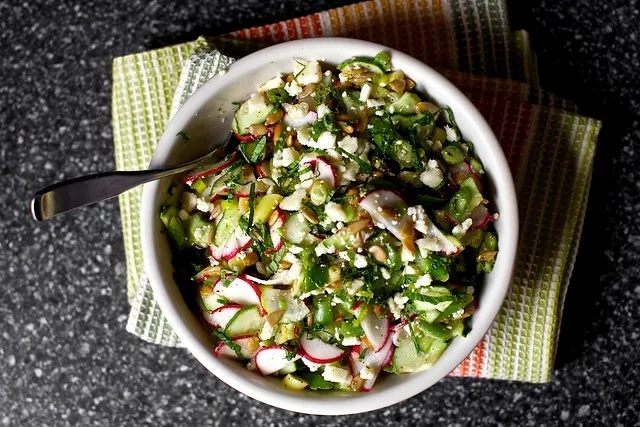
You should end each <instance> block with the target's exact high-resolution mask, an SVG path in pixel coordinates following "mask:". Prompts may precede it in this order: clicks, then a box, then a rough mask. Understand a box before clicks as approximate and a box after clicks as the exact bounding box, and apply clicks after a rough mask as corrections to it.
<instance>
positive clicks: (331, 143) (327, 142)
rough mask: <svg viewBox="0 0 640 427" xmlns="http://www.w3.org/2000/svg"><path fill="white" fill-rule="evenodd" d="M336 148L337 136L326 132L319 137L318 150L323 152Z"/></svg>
mask: <svg viewBox="0 0 640 427" xmlns="http://www.w3.org/2000/svg"><path fill="white" fill-rule="evenodd" d="M335 146H336V136H335V135H334V134H332V133H331V132H329V131H324V132H322V133H321V134H320V136H319V137H318V141H317V143H316V148H321V149H323V150H326V149H329V148H333V147H335Z"/></svg>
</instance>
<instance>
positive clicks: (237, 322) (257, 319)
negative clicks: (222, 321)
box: [224, 305, 264, 338]
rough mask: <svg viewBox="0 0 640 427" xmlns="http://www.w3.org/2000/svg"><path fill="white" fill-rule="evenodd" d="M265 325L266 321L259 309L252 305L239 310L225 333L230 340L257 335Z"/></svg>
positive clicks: (228, 324)
mask: <svg viewBox="0 0 640 427" xmlns="http://www.w3.org/2000/svg"><path fill="white" fill-rule="evenodd" d="M263 323H264V319H263V318H262V316H261V315H260V310H258V307H257V306H255V305H250V306H247V307H243V308H241V309H240V310H238V312H237V313H236V314H235V315H234V316H233V317H232V318H231V320H229V323H227V327H226V328H225V329H224V333H225V334H226V335H227V336H228V337H230V338H234V337H240V336H243V335H251V334H257V333H258V332H260V329H261V328H262V325H263Z"/></svg>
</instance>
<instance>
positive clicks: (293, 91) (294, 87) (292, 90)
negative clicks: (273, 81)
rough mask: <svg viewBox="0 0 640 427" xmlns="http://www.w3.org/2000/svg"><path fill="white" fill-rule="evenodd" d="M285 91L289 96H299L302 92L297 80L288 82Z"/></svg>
mask: <svg viewBox="0 0 640 427" xmlns="http://www.w3.org/2000/svg"><path fill="white" fill-rule="evenodd" d="M284 90H285V91H286V92H287V93H288V94H289V96H297V95H298V94H299V93H300V92H302V88H301V87H300V85H299V84H298V82H297V81H295V80H291V81H290V82H287V83H286V84H285V85H284Z"/></svg>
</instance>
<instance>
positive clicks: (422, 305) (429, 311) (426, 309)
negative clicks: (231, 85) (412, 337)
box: [413, 300, 451, 323]
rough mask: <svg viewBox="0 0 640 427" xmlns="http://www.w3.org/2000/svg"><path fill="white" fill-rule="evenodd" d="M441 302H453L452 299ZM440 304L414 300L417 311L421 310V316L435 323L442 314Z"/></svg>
mask: <svg viewBox="0 0 640 427" xmlns="http://www.w3.org/2000/svg"><path fill="white" fill-rule="evenodd" d="M440 304H446V305H449V304H451V301H445V302H444V303H440ZM440 304H436V305H434V304H431V303H428V302H426V301H418V300H416V301H413V306H414V307H415V309H416V310H417V311H419V313H418V314H419V316H420V317H422V318H423V319H424V320H426V321H427V322H429V323H433V322H434V321H435V320H436V319H437V318H438V316H440V311H439V310H438V308H437V307H438V306H440Z"/></svg>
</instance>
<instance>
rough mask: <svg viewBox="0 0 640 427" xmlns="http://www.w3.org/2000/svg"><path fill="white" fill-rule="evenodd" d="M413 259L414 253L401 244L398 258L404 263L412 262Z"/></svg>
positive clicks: (414, 257)
mask: <svg viewBox="0 0 640 427" xmlns="http://www.w3.org/2000/svg"><path fill="white" fill-rule="evenodd" d="M378 228H380V225H378ZM415 259H416V255H415V254H414V253H412V252H411V251H409V250H408V249H407V248H405V247H404V246H403V247H402V250H401V251H400V260H402V262H404V263H407V262H413V261H415Z"/></svg>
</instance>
